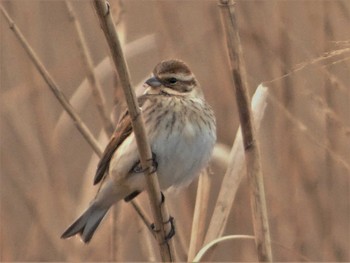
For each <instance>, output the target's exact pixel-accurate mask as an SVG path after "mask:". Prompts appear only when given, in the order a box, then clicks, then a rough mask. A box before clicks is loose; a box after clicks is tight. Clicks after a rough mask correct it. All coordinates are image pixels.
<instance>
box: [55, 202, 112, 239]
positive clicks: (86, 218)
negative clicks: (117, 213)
mask: <svg viewBox="0 0 350 263" xmlns="http://www.w3.org/2000/svg"><path fill="white" fill-rule="evenodd" d="M108 209H109V207H101V206H100V205H98V204H97V203H92V205H91V206H90V207H89V208H88V209H87V210H86V211H85V212H84V213H83V214H82V215H81V216H80V217H79V218H78V219H77V220H75V222H74V223H73V224H72V225H71V226H70V227H68V228H67V230H66V231H64V233H63V234H62V236H61V238H69V237H72V236H74V235H76V234H79V235H80V236H81V239H82V240H83V241H84V243H88V242H89V241H90V240H91V238H92V236H93V235H94V233H95V231H96V229H97V227H98V226H99V224H100V223H101V220H102V219H103V217H104V216H105V214H106V213H107V211H108Z"/></svg>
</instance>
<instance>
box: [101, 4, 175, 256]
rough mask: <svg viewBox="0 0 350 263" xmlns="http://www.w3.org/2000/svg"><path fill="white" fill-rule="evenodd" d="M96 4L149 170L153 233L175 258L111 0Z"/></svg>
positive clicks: (165, 251) (163, 251) (162, 248)
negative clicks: (110, 3)
mask: <svg viewBox="0 0 350 263" xmlns="http://www.w3.org/2000/svg"><path fill="white" fill-rule="evenodd" d="M94 6H95V9H96V11H97V14H98V17H99V20H100V24H101V27H102V30H103V32H104V33H105V36H106V39H107V42H108V45H109V47H110V50H111V53H112V59H113V61H114V64H115V66H116V69H117V71H118V75H119V78H120V82H121V86H122V88H123V91H124V95H125V99H126V102H127V105H128V111H129V115H130V117H131V121H132V126H133V131H134V134H135V138H136V142H137V146H138V149H139V155H140V161H141V165H142V168H143V169H144V170H145V171H146V172H145V177H146V184H147V193H148V197H149V201H150V204H151V208H152V213H153V218H154V220H155V223H154V226H155V229H157V231H155V232H154V233H155V236H156V239H157V242H158V245H159V250H160V254H161V258H162V261H173V260H174V259H173V255H174V253H173V251H174V249H173V244H172V242H171V240H167V238H166V236H167V233H169V231H170V227H171V226H170V224H164V222H167V221H168V220H169V213H168V210H167V207H166V205H165V203H162V196H161V191H160V187H159V182H158V178H157V174H156V172H155V171H153V168H152V152H151V149H150V145H149V143H148V138H147V135H146V131H145V127H144V122H143V118H142V114H141V110H140V108H139V106H138V104H137V100H136V95H135V92H134V90H133V89H132V87H131V83H130V76H129V72H128V68H127V65H126V61H125V58H124V54H123V51H122V48H121V45H120V41H119V38H118V34H117V31H116V29H115V23H114V21H113V17H112V16H111V14H110V7H109V4H108V3H107V2H106V1H104V0H95V1H94ZM158 230H159V231H158Z"/></svg>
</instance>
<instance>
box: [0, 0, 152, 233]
mask: <svg viewBox="0 0 350 263" xmlns="http://www.w3.org/2000/svg"><path fill="white" fill-rule="evenodd" d="M0 9H1V12H2V13H3V15H4V16H5V17H6V19H7V21H8V23H9V24H10V28H11V30H12V31H13V32H14V33H15V36H16V37H17V38H18V39H19V41H20V43H21V44H22V46H23V48H24V49H25V51H26V52H27V54H28V55H29V57H30V59H31V60H32V61H33V63H34V65H35V66H36V68H37V69H38V71H39V73H40V74H41V75H42V77H43V78H44V80H45V81H46V83H47V84H48V86H49V88H50V89H51V90H52V91H53V93H54V95H55V96H56V98H57V99H58V101H59V102H60V103H61V105H62V107H63V108H64V109H65V111H66V112H67V113H68V115H69V116H70V117H71V118H72V120H73V122H74V124H75V126H76V127H77V129H78V130H79V132H80V133H81V134H82V135H83V137H84V138H85V139H86V141H87V142H88V143H89V144H90V146H91V147H92V149H93V150H94V152H95V154H96V155H97V156H99V157H101V156H102V149H101V148H100V146H99V143H98V142H97V140H96V139H95V138H94V136H93V135H92V133H91V132H90V130H89V129H88V127H87V126H86V125H85V123H84V122H83V121H82V120H81V119H80V117H79V115H78V114H77V113H76V112H75V110H74V108H73V107H72V105H71V104H70V103H69V101H68V100H67V98H66V97H65V95H64V94H63V92H62V91H61V89H60V88H59V87H58V86H57V84H56V82H55V81H54V80H53V78H52V77H51V76H50V74H49V73H48V71H47V70H46V68H45V67H44V65H43V64H42V62H41V61H40V60H39V58H38V56H37V55H36V54H35V52H34V51H33V49H32V48H31V47H30V45H29V43H28V42H27V41H26V39H25V38H24V36H23V34H22V33H21V31H20V30H19V29H18V28H17V26H16V25H15V23H14V22H13V20H12V19H11V18H10V16H9V15H8V13H7V12H6V10H5V9H4V8H3V6H2V5H0ZM131 203H132V205H133V207H134V208H135V207H138V204H137V203H135V202H134V201H131ZM135 210H136V212H137V213H138V214H139V215H140V211H141V209H135ZM140 217H141V219H142V222H144V223H145V224H146V226H147V227H148V226H149V224H148V221H147V219H146V218H147V217H146V216H145V215H140ZM145 219H146V220H145Z"/></svg>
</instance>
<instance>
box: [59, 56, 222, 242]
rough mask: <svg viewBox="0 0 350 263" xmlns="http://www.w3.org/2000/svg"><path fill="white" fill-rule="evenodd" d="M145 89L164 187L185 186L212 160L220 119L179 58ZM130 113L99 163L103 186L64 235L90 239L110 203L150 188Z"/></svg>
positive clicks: (142, 99)
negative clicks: (141, 161)
mask: <svg viewBox="0 0 350 263" xmlns="http://www.w3.org/2000/svg"><path fill="white" fill-rule="evenodd" d="M144 88H145V91H144V93H143V94H142V95H141V96H139V97H138V98H137V102H138V105H139V107H140V108H141V110H142V116H143V119H144V124H145V130H146V134H147V137H148V140H149V143H150V147H151V151H152V156H153V164H154V168H155V169H156V171H157V175H158V180H159V185H160V188H161V190H162V191H165V190H167V189H179V188H181V187H184V186H187V185H188V184H189V183H190V182H191V181H192V180H193V179H194V178H196V176H198V175H199V174H200V172H201V171H202V170H203V169H204V168H205V167H206V166H207V165H208V163H209V161H210V158H211V154H212V150H213V147H214V145H215V142H216V119H215V115H214V112H213V110H212V108H211V107H210V105H208V103H207V102H206V100H205V98H204V95H203V92H202V89H201V86H200V85H199V83H198V81H197V79H196V78H195V76H194V74H193V73H192V71H191V70H190V68H189V67H188V65H187V64H186V63H185V62H183V61H182V60H179V59H168V60H164V61H161V62H160V63H158V64H157V65H156V66H155V67H154V70H153V72H152V74H151V76H150V78H149V79H148V80H146V82H145V83H144ZM143 172H144V171H143V170H142V167H141V165H140V161H139V156H138V149H137V144H136V140H135V135H134V132H133V128H132V125H131V118H130V115H129V113H128V111H127V110H125V111H124V113H123V114H121V117H120V119H119V121H118V124H117V126H116V129H115V131H114V133H113V135H112V137H111V138H110V141H109V143H108V145H107V146H106V148H105V150H104V152H103V155H102V157H101V159H100V161H99V163H98V165H97V170H96V174H95V177H94V185H96V184H98V183H101V184H102V185H101V187H100V191H99V192H98V193H97V195H96V197H95V198H94V199H93V200H92V201H91V203H90V205H89V207H88V208H87V209H86V210H85V212H84V213H83V214H82V215H81V216H80V217H79V218H78V219H76V221H74V223H73V224H71V225H70V226H69V227H68V228H67V230H66V231H64V233H63V234H62V236H61V238H63V239H66V238H69V237H72V236H75V235H77V234H78V235H80V238H81V240H82V241H83V242H84V243H88V242H90V240H91V238H92V237H93V235H94V233H95V231H96V229H97V227H98V226H99V224H100V223H101V221H102V219H103V218H104V216H105V215H106V213H107V212H108V210H109V208H110V207H111V206H112V205H113V204H115V203H116V202H118V201H120V200H123V199H124V200H125V201H130V200H132V199H133V198H135V197H136V196H137V195H138V194H139V193H141V192H142V191H143V190H145V188H146V181H145V176H144V175H143Z"/></svg>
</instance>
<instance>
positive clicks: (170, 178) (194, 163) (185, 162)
mask: <svg viewBox="0 0 350 263" xmlns="http://www.w3.org/2000/svg"><path fill="white" fill-rule="evenodd" d="M151 141H152V143H151V147H152V152H154V153H155V154H156V159H157V162H158V169H157V174H158V179H159V183H160V187H161V188H162V189H163V190H165V189H167V188H169V187H170V186H173V187H179V186H183V185H188V184H189V183H190V182H191V181H192V180H193V179H194V177H195V176H197V175H198V174H199V173H200V171H201V170H202V169H203V168H204V166H205V165H206V164H207V162H208V161H209V159H210V155H211V152H212V148H213V145H214V143H215V135H213V134H210V133H208V131H207V130H206V131H203V132H202V131H201V130H200V129H199V128H198V127H195V126H194V125H192V124H191V123H188V124H187V125H186V126H185V127H184V129H183V130H182V131H176V132H172V133H171V134H170V135H168V134H166V133H158V136H157V137H156V138H152V139H151Z"/></svg>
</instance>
